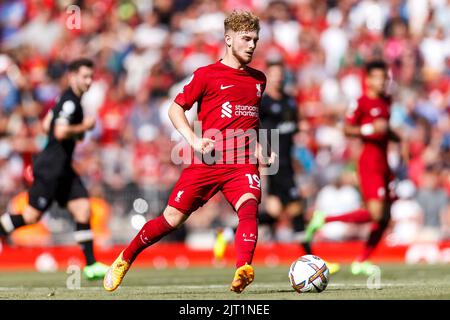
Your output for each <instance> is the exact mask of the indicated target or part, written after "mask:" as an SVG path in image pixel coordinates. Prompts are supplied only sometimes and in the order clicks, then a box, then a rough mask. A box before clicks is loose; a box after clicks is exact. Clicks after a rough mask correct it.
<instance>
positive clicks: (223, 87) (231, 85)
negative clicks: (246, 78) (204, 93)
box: [220, 84, 234, 90]
mask: <svg viewBox="0 0 450 320" xmlns="http://www.w3.org/2000/svg"><path fill="white" fill-rule="evenodd" d="M231 87H234V84H230V85H229V86H224V85H223V84H222V85H220V90H225V89H228V88H231Z"/></svg>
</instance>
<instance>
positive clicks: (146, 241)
mask: <svg viewBox="0 0 450 320" xmlns="http://www.w3.org/2000/svg"><path fill="white" fill-rule="evenodd" d="M173 230H175V228H174V227H172V226H171V225H170V224H169V223H168V222H167V220H166V218H164V215H163V214H162V215H160V216H159V217H157V218H155V219H152V220H150V221H147V223H146V224H145V225H144V226H143V227H142V229H141V230H140V231H139V233H138V234H137V235H136V237H134V239H133V240H132V241H131V242H130V244H129V245H128V247H127V248H126V249H125V251H124V252H123V259H124V260H125V261H127V262H129V263H132V262H133V261H134V259H136V257H137V256H138V255H139V253H141V252H142V251H143V250H144V249H145V248H147V247H149V246H151V245H152V244H154V243H155V242H158V241H159V240H161V238H163V237H164V236H165V235H167V234H169V233H170V232H172V231H173Z"/></svg>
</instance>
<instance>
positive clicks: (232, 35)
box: [104, 11, 276, 293]
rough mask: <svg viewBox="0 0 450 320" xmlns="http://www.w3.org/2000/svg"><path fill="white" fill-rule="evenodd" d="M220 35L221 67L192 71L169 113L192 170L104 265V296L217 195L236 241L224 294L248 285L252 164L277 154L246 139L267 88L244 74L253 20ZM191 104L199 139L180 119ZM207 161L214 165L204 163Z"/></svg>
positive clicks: (255, 197)
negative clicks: (231, 216)
mask: <svg viewBox="0 0 450 320" xmlns="http://www.w3.org/2000/svg"><path fill="white" fill-rule="evenodd" d="M224 27H225V44H226V52H225V55H224V57H223V59H221V60H219V61H217V62H216V63H214V64H211V65H208V66H206V67H202V68H199V69H197V70H196V71H195V72H194V74H193V76H192V77H191V79H190V81H189V83H188V84H186V85H185V86H184V88H183V91H182V92H181V93H179V94H178V95H177V96H176V98H175V100H174V102H173V103H172V105H171V106H170V108H169V117H170V119H171V121H172V123H173V125H174V127H175V128H176V129H177V130H178V131H179V132H180V133H181V135H182V136H183V137H184V138H185V139H186V141H187V142H188V143H189V145H190V146H191V147H192V149H193V151H194V152H193V157H192V160H193V162H192V163H191V164H190V166H189V167H187V168H186V169H184V170H183V172H182V174H181V176H180V178H179V180H178V182H177V183H176V184H175V186H174V188H173V190H172V193H171V195H170V197H169V202H168V206H167V207H166V209H165V210H164V212H163V214H162V215H160V216H159V217H157V218H155V219H153V220H150V221H148V222H147V223H146V224H145V225H144V227H143V228H142V229H141V230H140V231H139V233H138V234H137V235H136V237H135V238H134V239H133V240H132V241H131V243H130V244H129V246H128V247H127V248H126V249H125V250H124V251H122V253H121V254H120V255H119V257H118V258H117V259H116V260H115V261H114V263H113V264H112V265H111V267H110V269H109V271H108V272H107V273H106V275H105V278H104V288H105V289H106V290H108V291H113V290H115V289H116V288H117V287H118V286H119V285H120V283H121V282H122V279H123V277H124V276H125V274H126V272H127V271H128V270H129V268H130V266H131V264H132V263H133V261H134V260H135V259H136V257H137V256H138V255H139V253H140V252H142V251H143V250H144V249H145V248H147V247H149V246H151V245H152V244H154V243H156V242H157V241H159V240H160V239H161V238H163V237H164V236H165V235H167V234H169V233H170V232H172V231H173V230H175V228H177V227H178V226H180V225H181V224H182V223H183V222H184V221H185V220H186V219H187V218H188V217H189V215H190V214H191V213H193V212H194V211H195V210H197V209H198V208H199V207H201V206H203V205H204V204H205V203H206V202H207V201H208V200H209V199H211V198H212V197H213V196H214V195H215V194H216V193H217V192H218V191H222V193H223V195H224V196H225V198H226V199H227V201H228V202H229V203H230V204H231V206H232V207H233V208H234V210H235V211H236V212H237V215H238V217H239V224H238V227H237V231H236V235H235V247H236V252H237V261H236V268H237V270H236V272H235V276H234V279H233V281H232V284H231V288H230V290H231V291H234V292H236V293H241V292H242V291H243V290H244V288H245V287H246V286H247V285H249V284H250V283H251V282H252V281H253V279H254V270H253V267H252V266H251V263H252V258H253V253H254V250H255V247H256V242H257V237H258V226H257V215H258V204H259V202H260V199H261V187H260V179H259V171H258V161H259V162H261V160H262V161H265V160H266V161H265V162H266V163H267V164H272V163H273V162H274V160H275V157H276V154H275V153H271V154H270V157H268V159H267V158H264V157H263V156H262V152H259V153H257V152H256V151H257V150H261V148H260V145H259V142H258V141H257V137H256V136H255V135H249V136H246V135H245V132H248V131H252V130H253V131H256V130H258V129H259V108H260V104H261V97H262V93H263V92H264V89H265V86H266V77H265V75H264V74H263V73H262V72H260V71H258V70H256V69H253V68H250V67H248V66H247V64H249V63H250V62H251V60H252V57H253V53H254V50H255V48H256V44H257V42H258V34H259V19H258V18H257V17H256V16H254V15H253V14H252V13H250V12H246V11H239V12H238V11H234V12H233V13H231V14H230V15H229V16H228V17H227V18H226V19H225V21H224ZM195 102H197V103H198V109H197V112H198V120H199V121H200V122H201V125H202V135H201V137H198V136H197V135H196V134H195V133H194V131H193V129H192V128H191V127H190V125H189V122H188V120H187V119H186V116H185V111H187V110H189V109H190V108H191V107H192V106H193V104H194V103H195ZM230 132H232V133H230ZM209 133H211V134H210V135H209ZM242 133H244V134H242ZM236 140H237V145H235V142H236ZM230 142H231V143H230ZM252 146H255V148H253V149H252ZM212 158H214V161H212V162H211V161H209V160H208V161H207V159H212ZM256 158H257V159H258V161H255V160H256ZM225 159H226V160H225Z"/></svg>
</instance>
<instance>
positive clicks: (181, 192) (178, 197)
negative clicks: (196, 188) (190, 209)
mask: <svg viewBox="0 0 450 320" xmlns="http://www.w3.org/2000/svg"><path fill="white" fill-rule="evenodd" d="M183 193H184V190H180V191H178V192H177V196H176V197H175V202H180V200H181V196H182V195H183Z"/></svg>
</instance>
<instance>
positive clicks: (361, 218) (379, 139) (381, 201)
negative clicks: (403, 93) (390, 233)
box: [306, 61, 400, 275]
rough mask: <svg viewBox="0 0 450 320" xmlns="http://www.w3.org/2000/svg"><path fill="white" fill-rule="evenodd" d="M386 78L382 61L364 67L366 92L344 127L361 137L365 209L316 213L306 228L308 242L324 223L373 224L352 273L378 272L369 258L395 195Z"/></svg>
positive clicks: (394, 136)
mask: <svg viewBox="0 0 450 320" xmlns="http://www.w3.org/2000/svg"><path fill="white" fill-rule="evenodd" d="M387 79H388V76H387V66H386V64H385V63H384V62H383V61H373V62H369V63H368V64H367V65H366V77H365V84H366V92H365V94H364V95H363V96H362V97H360V98H359V100H358V102H357V104H356V105H355V107H353V108H350V110H349V112H348V114H347V117H346V124H345V127H344V131H345V134H346V135H347V136H351V137H360V138H361V139H362V142H363V145H364V147H363V151H362V153H361V155H360V157H359V161H358V176H359V182H360V189H361V194H362V197H363V199H364V201H365V207H366V208H365V209H359V210H355V211H352V212H347V213H344V214H341V215H337V216H328V217H327V216H326V215H325V213H323V212H320V211H316V212H315V213H314V216H313V218H312V219H311V221H310V223H309V225H308V227H307V229H306V237H307V240H309V241H311V240H312V238H313V235H314V233H315V232H316V231H317V230H318V229H320V228H321V227H322V226H323V225H324V224H325V223H327V222H332V221H341V222H349V223H367V222H372V225H371V229H370V235H369V238H368V239H367V241H366V244H365V246H364V249H363V251H362V253H361V254H360V255H359V256H358V257H357V259H356V261H355V262H353V263H352V265H351V271H352V273H353V274H365V275H371V274H373V273H374V272H375V271H376V270H377V268H376V267H375V266H374V265H373V264H372V263H370V262H369V261H368V258H369V256H370V255H371V254H372V252H373V250H374V249H375V247H376V246H377V244H378V243H379V242H380V240H381V237H382V235H383V232H384V230H385V229H386V227H387V225H388V223H389V220H390V208H391V204H392V200H393V197H394V195H393V190H391V189H392V186H393V183H392V182H393V174H392V172H391V170H390V169H389V165H388V161H387V146H388V142H389V141H390V140H393V141H395V142H400V138H399V136H398V135H397V134H395V133H394V132H393V131H392V130H391V129H390V128H389V117H390V104H391V100H390V97H389V96H387V95H386V94H385V88H386V84H387Z"/></svg>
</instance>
